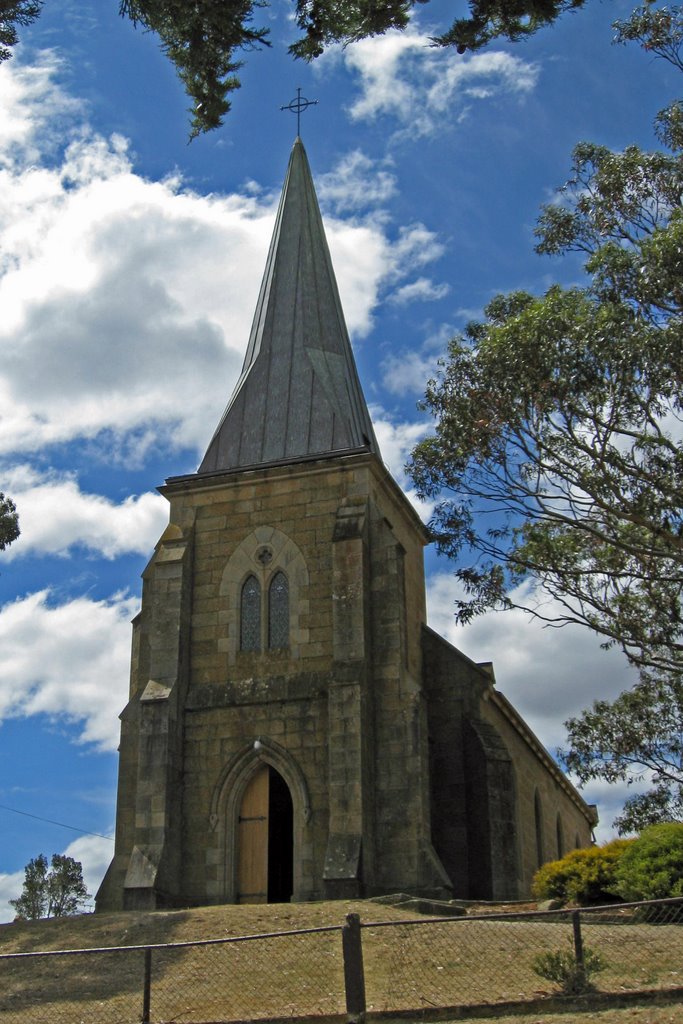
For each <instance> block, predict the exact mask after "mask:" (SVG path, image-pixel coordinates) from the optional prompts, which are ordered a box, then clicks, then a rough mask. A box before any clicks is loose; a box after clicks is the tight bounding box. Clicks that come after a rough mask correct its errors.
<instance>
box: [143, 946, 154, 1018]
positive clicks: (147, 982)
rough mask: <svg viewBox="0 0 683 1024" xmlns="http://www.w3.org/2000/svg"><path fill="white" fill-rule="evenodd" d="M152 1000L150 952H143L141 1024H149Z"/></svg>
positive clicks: (149, 950)
mask: <svg viewBox="0 0 683 1024" xmlns="http://www.w3.org/2000/svg"><path fill="white" fill-rule="evenodd" d="M151 999H152V950H151V949H146V950H145V976H144V983H143V989H142V1024H149V1020H150V1005H151Z"/></svg>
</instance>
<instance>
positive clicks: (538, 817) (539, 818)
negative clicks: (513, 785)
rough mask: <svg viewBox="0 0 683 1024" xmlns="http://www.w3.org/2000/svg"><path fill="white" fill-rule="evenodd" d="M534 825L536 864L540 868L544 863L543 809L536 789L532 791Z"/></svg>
mask: <svg viewBox="0 0 683 1024" xmlns="http://www.w3.org/2000/svg"><path fill="white" fill-rule="evenodd" d="M534 826H535V831H536V865H537V867H539V868H540V866H541V864H543V863H545V855H544V853H543V809H542V807H541V798H540V796H539V793H538V790H536V792H535V793H534Z"/></svg>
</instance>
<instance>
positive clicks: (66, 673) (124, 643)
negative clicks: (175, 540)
mask: <svg viewBox="0 0 683 1024" xmlns="http://www.w3.org/2000/svg"><path fill="white" fill-rule="evenodd" d="M138 606H139V602H138V600H137V599H136V598H131V597H126V596H124V595H115V596H114V597H112V598H111V599H110V600H108V601H93V600H91V599H90V598H88V597H79V598H76V599H75V600H72V601H66V602H64V603H63V604H52V603H51V594H50V592H49V591H47V590H43V591H40V592H38V593H34V594H29V595H28V596H26V597H23V598H19V599H17V600H16V601H14V602H12V603H10V604H6V605H4V606H3V607H2V608H0V651H1V652H2V670H1V671H0V721H1V720H2V719H4V718H25V717H29V716H31V715H38V714H45V715H48V716H49V717H51V718H55V719H60V718H63V719H66V720H68V721H70V722H75V723H78V724H79V725H80V727H81V733H80V740H81V742H83V743H92V744H95V745H96V747H97V748H99V749H101V750H115V749H116V747H117V744H118V741H119V723H118V715H119V713H120V712H121V710H122V708H123V706H124V704H125V703H126V700H127V695H128V674H129V665H130V641H131V627H130V620H131V619H132V618H133V616H134V615H135V614H136V613H137V611H138Z"/></svg>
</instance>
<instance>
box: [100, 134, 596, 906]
mask: <svg viewBox="0 0 683 1024" xmlns="http://www.w3.org/2000/svg"><path fill="white" fill-rule="evenodd" d="M160 490H161V493H162V494H163V495H164V496H165V497H166V498H167V499H168V502H169V505H170V521H169V525H168V527H167V528H166V530H165V531H164V533H163V535H162V537H161V538H160V540H159V542H158V544H157V546H156V549H155V552H154V555H153V556H152V559H151V561H150V562H149V565H148V566H147V568H146V569H145V571H144V573H143V593H142V607H141V611H140V613H139V615H138V616H137V617H136V619H135V620H134V624H133V654H132V670H131V683H130V700H129V702H128V704H127V706H126V707H125V709H124V711H123V712H122V715H121V746H120V768H119V787H118V809H117V822H116V846H115V854H114V858H113V860H112V863H111V865H110V867H109V870H108V872H107V874H106V876H105V878H104V881H103V882H102V885H101V887H100V890H99V893H98V895H97V908H98V910H118V909H143V908H155V907H173V906H188V905H193V904H211V903H224V902H241V903H249V902H267V901H268V902H277V901H286V900H290V899H291V900H315V899H323V898H338V897H354V896H362V895H373V894H380V893H391V892H398V891H404V892H410V893H416V894H424V895H432V896H441V897H458V898H459V897H462V898H477V899H495V900H498V899H515V898H519V897H524V896H525V895H527V894H528V892H529V886H530V882H531V878H532V875H533V873H534V871H535V870H536V868H537V867H538V866H539V864H540V863H542V862H543V861H545V860H549V859H554V858H556V857H557V856H558V855H561V854H562V853H563V852H566V851H567V850H568V849H571V848H572V847H575V846H585V845H587V844H588V843H590V841H591V828H592V826H593V825H594V824H595V822H596V816H595V811H594V808H593V807H590V806H588V805H586V804H585V803H584V801H583V800H582V799H581V797H580V796H579V794H578V793H577V792H576V790H575V789H574V788H573V787H572V786H571V784H570V783H569V782H568V780H567V779H566V778H565V776H564V775H563V773H562V772H561V771H560V769H559V768H558V767H557V765H556V764H555V762H554V761H553V759H552V758H551V757H550V756H549V754H548V753H547V752H546V751H545V750H544V748H543V747H542V746H541V744H540V743H539V742H538V740H537V739H536V738H535V736H534V735H533V733H532V732H531V731H530V730H529V729H528V727H527V726H526V725H525V723H524V721H523V720H522V719H521V718H520V716H519V715H518V714H517V712H516V711H515V710H514V708H513V707H512V706H511V705H510V704H509V703H508V701H507V700H506V699H505V697H504V696H502V694H500V693H499V692H498V691H497V690H496V688H495V681H494V676H493V670H492V667H491V665H490V664H488V663H486V664H475V663H474V662H472V661H470V660H469V659H468V658H467V657H466V656H465V655H464V654H461V653H460V651H458V650H456V649H455V648H454V647H453V646H452V645H451V644H449V643H447V642H446V641H445V640H444V639H442V637H440V636H438V635H437V634H436V633H434V632H433V631H432V630H431V629H430V628H429V627H428V625H427V623H426V612H425V579H424V569H423V548H424V545H425V544H426V543H428V539H429V538H428V534H427V532H426V530H425V527H424V526H423V525H422V523H421V521H420V520H419V518H418V516H417V515H416V513H415V511H414V509H413V508H412V506H411V505H410V503H409V502H408V500H407V499H406V497H405V496H404V494H403V493H402V491H401V490H400V489H399V487H398V485H397V484H396V483H395V481H394V480H393V479H392V477H391V476H390V474H389V473H388V471H387V469H386V468H385V466H384V464H383V463H382V459H381V456H380V452H379V448H378V446H377V441H376V439H375V435H374V432H373V428H372V423H371V421H370V416H369V414H368V409H367V406H366V403H365V399H364V397H363V392H362V389H361V385H360V381H359V379H358V374H357V371H356V366H355V363H354V358H353V354H352V350H351V345H350V342H349V338H348V334H347V330H346V327H345V324H344V316H343V312H342V308H341V303H340V299H339V293H338V291H337V285H336V282H335V277H334V271H333V268H332V263H331V260H330V254H329V250H328V247H327V243H326V240H325V234H324V229H323V223H322V219H321V215H320V211H319V208H318V203H317V199H316V195H315V190H314V186H313V181H312V178H311V172H310V169H309V165H308V161H307V158H306V154H305V151H304V147H303V144H302V142H301V140H300V139H298V138H297V140H296V142H295V144H294V148H293V150H292V154H291V158H290V162H289V167H288V170H287V176H286V180H285V184H284V188H283V192H282V198H281V201H280V206H279V210H278V214H277V219H276V223H275V230H274V234H273V240H272V243H271V247H270V252H269V254H268V260H267V264H266V269H265V274H264V277H263V283H262V285H261V291H260V295H259V299H258V305H257V308H256V314H255V317H254V323H253V327H252V331H251V336H250V338H249V343H248V347H247V352H246V356H245V360H244V367H243V369H242V373H241V376H240V378H239V380H238V382H237V385H236V387H235V390H234V392H233V395H232V397H231V399H230V402H229V404H228V407H227V410H226V412H225V414H224V416H223V419H222V420H221V422H220V424H219V425H218V428H217V430H216V432H215V434H214V436H213V439H212V441H211V443H210V445H209V447H208V450H207V452H206V454H205V456H204V458H203V460H202V462H201V465H200V466H199V469H198V470H197V472H196V473H194V474H191V475H189V476H181V477H171V478H170V479H169V480H167V481H166V484H165V485H164V486H163V487H162V488H160ZM502 654H503V656H504V652H502Z"/></svg>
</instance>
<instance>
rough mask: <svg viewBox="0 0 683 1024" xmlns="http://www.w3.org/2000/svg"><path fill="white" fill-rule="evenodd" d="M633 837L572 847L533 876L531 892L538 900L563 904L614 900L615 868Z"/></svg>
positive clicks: (584, 903)
mask: <svg viewBox="0 0 683 1024" xmlns="http://www.w3.org/2000/svg"><path fill="white" fill-rule="evenodd" d="M633 842H634V840H633V839H613V840H612V842H611V843H605V845H604V846H590V847H588V848H587V849H583V850H572V851H571V852H570V853H567V854H565V856H564V857H562V859H561V860H552V861H549V862H548V863H547V864H543V865H542V867H540V868H539V869H538V871H537V872H536V874H535V875H534V880H533V883H532V891H533V894H534V896H535V897H536V899H539V900H561V901H562V902H563V903H577V904H579V906H585V905H587V904H590V903H604V902H606V901H607V902H609V900H612V899H614V895H615V893H616V870H617V866H618V864H619V862H620V860H621V858H622V856H623V855H624V853H625V851H626V850H627V849H628V848H629V847H630V846H631V844H632V843H633Z"/></svg>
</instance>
